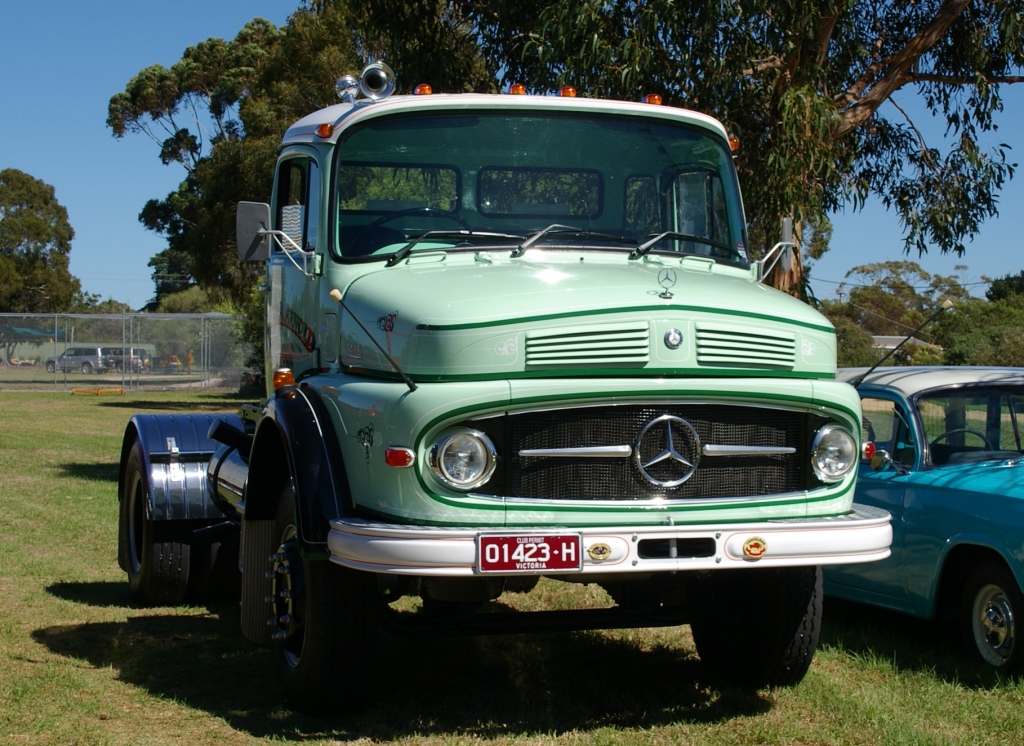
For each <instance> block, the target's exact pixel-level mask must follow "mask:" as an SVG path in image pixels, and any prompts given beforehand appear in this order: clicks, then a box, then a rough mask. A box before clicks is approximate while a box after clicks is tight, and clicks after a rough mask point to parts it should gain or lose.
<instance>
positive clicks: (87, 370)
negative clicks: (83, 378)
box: [82, 363, 92, 373]
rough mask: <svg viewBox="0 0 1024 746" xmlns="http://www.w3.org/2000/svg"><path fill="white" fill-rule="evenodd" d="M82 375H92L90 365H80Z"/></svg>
mask: <svg viewBox="0 0 1024 746" xmlns="http://www.w3.org/2000/svg"><path fill="white" fill-rule="evenodd" d="M82 372H83V373H92V363H82Z"/></svg>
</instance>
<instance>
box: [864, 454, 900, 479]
mask: <svg viewBox="0 0 1024 746" xmlns="http://www.w3.org/2000/svg"><path fill="white" fill-rule="evenodd" d="M869 463H870V464H871V469H872V470H873V471H882V470H883V469H885V467H887V466H889V465H890V464H891V465H892V467H893V468H894V469H896V473H897V474H909V473H910V469H908V468H907V467H906V466H904V465H903V464H901V463H900V462H899V461H896V460H894V459H893V457H892V456H890V455H889V452H888V451H875V455H874V456H872V457H871V461H870V462H869Z"/></svg>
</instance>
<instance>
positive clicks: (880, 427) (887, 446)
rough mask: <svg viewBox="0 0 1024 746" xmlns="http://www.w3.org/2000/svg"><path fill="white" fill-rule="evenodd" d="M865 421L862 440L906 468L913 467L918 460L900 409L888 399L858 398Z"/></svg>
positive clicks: (911, 435)
mask: <svg viewBox="0 0 1024 746" xmlns="http://www.w3.org/2000/svg"><path fill="white" fill-rule="evenodd" d="M861 408H862V410H863V412H864V421H863V429H862V433H861V437H862V439H863V440H865V441H868V440H870V441H871V442H872V443H874V444H875V448H876V449H877V450H879V451H886V452H887V453H888V454H889V455H890V456H892V458H893V460H894V461H897V462H899V463H901V464H903V465H905V466H912V465H913V464H914V461H915V460H916V458H917V449H916V447H915V446H914V438H913V433H912V431H911V428H910V422H909V420H908V418H907V415H906V412H905V411H904V409H903V407H901V406H900V405H899V404H898V403H896V402H894V401H890V400H888V399H879V398H874V397H865V398H863V399H861Z"/></svg>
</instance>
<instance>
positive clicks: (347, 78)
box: [334, 75, 359, 104]
mask: <svg viewBox="0 0 1024 746" xmlns="http://www.w3.org/2000/svg"><path fill="white" fill-rule="evenodd" d="M334 90H336V91H337V92H338V98H340V99H341V100H342V101H344V102H345V103H346V104H351V103H352V102H353V101H355V100H356V92H357V91H358V90H359V81H358V80H356V79H355V76H354V75H344V76H342V77H340V78H338V82H337V83H335V84H334Z"/></svg>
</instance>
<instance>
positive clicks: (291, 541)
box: [267, 526, 304, 667]
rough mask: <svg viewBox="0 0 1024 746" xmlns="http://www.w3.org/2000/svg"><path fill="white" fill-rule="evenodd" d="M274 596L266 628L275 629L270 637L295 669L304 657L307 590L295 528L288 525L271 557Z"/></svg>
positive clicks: (271, 596)
mask: <svg viewBox="0 0 1024 746" xmlns="http://www.w3.org/2000/svg"><path fill="white" fill-rule="evenodd" d="M269 559H270V568H271V569H270V570H269V571H268V573H267V574H268V575H270V576H271V577H272V578H273V580H272V581H271V593H270V595H269V596H267V601H268V602H269V603H270V612H271V616H270V618H269V619H267V625H268V626H270V627H273V628H274V631H273V632H272V633H271V635H270V637H271V639H272V640H274V641H275V642H277V643H278V644H279V645H280V647H281V649H282V651H283V652H284V655H285V658H286V659H287V661H288V664H289V665H290V666H292V667H294V666H296V665H297V664H298V662H299V659H300V658H301V657H302V632H303V623H302V604H301V597H302V592H303V590H304V588H303V586H304V583H303V576H302V557H301V556H300V555H299V551H298V543H297V541H296V535H295V527H294V526H289V527H288V528H287V529H286V530H285V532H284V535H283V536H282V537H281V545H280V546H279V547H278V548H277V551H276V552H274V554H272V555H270V557H269Z"/></svg>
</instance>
